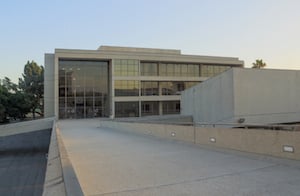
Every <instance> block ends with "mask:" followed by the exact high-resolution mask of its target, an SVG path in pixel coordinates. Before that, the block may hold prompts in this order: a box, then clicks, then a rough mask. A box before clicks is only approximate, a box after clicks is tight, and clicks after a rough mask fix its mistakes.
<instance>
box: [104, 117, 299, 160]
mask: <svg viewBox="0 0 300 196" xmlns="http://www.w3.org/2000/svg"><path fill="white" fill-rule="evenodd" d="M100 125H101V126H103V127H110V128H115V129H118V130H123V131H128V132H134V133H140V134H146V135H152V136H155V137H160V138H166V139H174V140H179V141H185V142H190V143H195V144H201V145H209V146H215V147H220V148H227V149H232V150H238V151H244V152H251V153H257V154H264V155H270V156H275V157H281V158H289V159H296V160H300V131H299V130H298V129H295V130H293V131H288V130H266V129H236V128H233V129H230V128H203V127H194V126H182V125H167V124H152V123H151V124H150V123H133V122H117V121H101V123H100Z"/></svg>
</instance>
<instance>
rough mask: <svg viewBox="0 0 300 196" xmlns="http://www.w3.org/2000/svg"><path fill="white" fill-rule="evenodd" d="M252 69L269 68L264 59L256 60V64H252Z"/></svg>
mask: <svg viewBox="0 0 300 196" xmlns="http://www.w3.org/2000/svg"><path fill="white" fill-rule="evenodd" d="M252 65H253V66H252V68H257V69H261V68H264V67H266V66H267V64H266V63H265V62H263V60H262V59H256V60H255V62H254V63H252Z"/></svg>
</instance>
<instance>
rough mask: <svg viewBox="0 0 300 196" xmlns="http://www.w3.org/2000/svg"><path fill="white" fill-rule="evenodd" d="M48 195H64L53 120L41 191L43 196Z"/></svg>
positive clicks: (64, 190)
mask: <svg viewBox="0 0 300 196" xmlns="http://www.w3.org/2000/svg"><path fill="white" fill-rule="evenodd" d="M50 195H57V196H66V189H65V183H64V179H63V173H62V166H61V160H60V152H59V148H58V142H57V136H56V127H55V122H53V127H52V134H51V140H50V146H49V151H48V162H47V171H46V176H45V183H44V191H43V196H50Z"/></svg>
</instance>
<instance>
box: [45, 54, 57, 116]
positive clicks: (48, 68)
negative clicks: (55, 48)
mask: <svg viewBox="0 0 300 196" xmlns="http://www.w3.org/2000/svg"><path fill="white" fill-rule="evenodd" d="M44 73H45V75H44V111H45V115H44V116H45V117H46V118H47V117H53V116H54V115H55V114H54V84H55V83H54V81H55V78H54V54H45V72H44Z"/></svg>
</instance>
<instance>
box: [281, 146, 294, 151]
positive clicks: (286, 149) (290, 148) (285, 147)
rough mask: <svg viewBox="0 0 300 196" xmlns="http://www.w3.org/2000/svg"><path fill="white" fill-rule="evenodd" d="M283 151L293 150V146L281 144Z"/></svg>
mask: <svg viewBox="0 0 300 196" xmlns="http://www.w3.org/2000/svg"><path fill="white" fill-rule="evenodd" d="M282 149H283V152H292V153H293V152H294V147H293V146H288V145H283V146H282Z"/></svg>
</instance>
